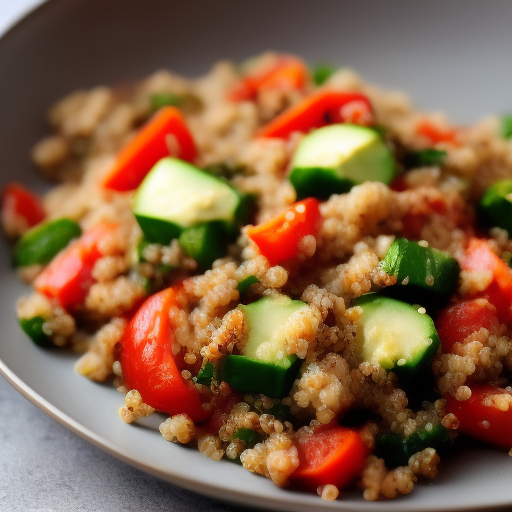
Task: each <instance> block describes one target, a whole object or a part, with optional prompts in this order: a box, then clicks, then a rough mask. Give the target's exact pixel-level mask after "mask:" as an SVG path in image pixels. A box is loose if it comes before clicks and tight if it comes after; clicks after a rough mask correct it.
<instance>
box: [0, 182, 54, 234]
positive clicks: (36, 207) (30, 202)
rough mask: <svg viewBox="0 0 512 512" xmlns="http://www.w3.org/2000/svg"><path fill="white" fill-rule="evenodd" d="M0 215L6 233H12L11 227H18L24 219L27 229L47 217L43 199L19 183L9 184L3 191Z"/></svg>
mask: <svg viewBox="0 0 512 512" xmlns="http://www.w3.org/2000/svg"><path fill="white" fill-rule="evenodd" d="M0 215H1V220H2V225H3V226H4V228H6V232H9V231H11V230H10V229H9V228H10V225H11V224H13V225H16V224H17V223H18V222H19V219H22V222H23V223H24V226H23V227H24V228H25V229H27V228H31V227H33V226H35V225H36V224H39V223H40V222H41V221H43V220H44V218H45V217H46V213H45V211H44V206H43V202H42V201H41V198H40V197H39V196H38V195H37V194H35V193H34V192H32V191H31V190H28V189H27V188H25V187H24V186H22V185H20V184H19V183H8V184H7V185H6V186H5V187H4V189H3V190H2V205H1V211H0ZM9 234H11V233H9ZM12 234H14V233H12ZM16 234H18V233H16Z"/></svg>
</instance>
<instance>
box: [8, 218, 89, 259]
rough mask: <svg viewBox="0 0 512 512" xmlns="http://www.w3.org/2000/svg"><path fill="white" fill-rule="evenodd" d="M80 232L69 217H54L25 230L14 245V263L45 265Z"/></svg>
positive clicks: (78, 227)
mask: <svg viewBox="0 0 512 512" xmlns="http://www.w3.org/2000/svg"><path fill="white" fill-rule="evenodd" d="M81 234H82V230H81V229H80V226H79V225H78V224H77V223H76V222H74V221H72V220H70V219H56V220H52V221H49V222H45V223H44V224H41V225H39V226H36V227H34V228H32V229H31V230H30V231H27V233H25V234H24V235H23V236H22V237H21V238H20V239H19V240H18V243H17V244H16V246H15V247H14V256H13V262H14V265H15V266H16V267H26V266H28V265H36V264H39V265H46V263H49V262H50V261H51V260H52V259H53V257H54V256H55V255H56V254H57V253H58V252H59V251H60V250H62V249H64V247H66V245H68V244H69V242H70V241H71V240H73V238H78V237H79V236H80V235H81Z"/></svg>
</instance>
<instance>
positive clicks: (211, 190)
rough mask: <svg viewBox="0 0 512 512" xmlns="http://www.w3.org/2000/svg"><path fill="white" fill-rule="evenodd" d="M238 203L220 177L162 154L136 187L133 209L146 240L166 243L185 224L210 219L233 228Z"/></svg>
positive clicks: (181, 229)
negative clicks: (160, 158) (161, 157)
mask: <svg viewBox="0 0 512 512" xmlns="http://www.w3.org/2000/svg"><path fill="white" fill-rule="evenodd" d="M241 203H242V198H241V196H240V194H239V193H238V192H237V191H236V190H235V189H234V188H232V187H231V186H230V185H228V184H227V183H225V182H224V181H222V180H220V179H217V178H215V177H213V176H211V175H209V174H208V173H206V172H204V171H202V170H201V169H198V168H197V167H194V166H193V165H191V164H189V163H187V162H184V161H182V160H179V159H177V158H163V159H162V160H160V161H159V162H158V163H157V164H156V165H155V166H154V167H153V169H151V172H150V173H149V174H148V175H147V176H146V178H145V179H144V181H143V182H142V184H141V185H140V187H139V188H138V190H137V193H136V194H135V198H134V201H133V213H134V214H135V217H136V218H137V221H138V223H139V224H140V227H141V229H142V231H143V232H144V236H145V238H146V239H147V240H148V241H150V242H155V243H161V244H164V245H166V244H168V243H169V242H170V241H171V240H172V239H173V238H177V237H179V236H180V234H181V233H182V231H184V230H185V229H186V228H191V227H194V226H196V225H198V224H204V223H208V222H212V221H220V222H223V223H224V224H225V226H226V231H227V232H229V231H231V232H234V230H235V225H236V224H237V221H238V214H239V208H240V206H241Z"/></svg>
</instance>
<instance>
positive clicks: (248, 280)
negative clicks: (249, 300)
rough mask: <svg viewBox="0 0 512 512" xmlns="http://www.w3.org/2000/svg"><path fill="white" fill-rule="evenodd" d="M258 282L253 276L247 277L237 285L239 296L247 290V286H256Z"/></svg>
mask: <svg viewBox="0 0 512 512" xmlns="http://www.w3.org/2000/svg"><path fill="white" fill-rule="evenodd" d="M258 281H259V279H258V278H257V277H256V276H255V275H250V276H247V277H246V278H245V279H242V280H241V281H240V282H239V283H238V284H237V286H236V289H237V290H238V291H239V292H240V295H241V294H242V293H245V292H246V291H247V290H248V289H249V286H251V285H253V284H256V283H257V282H258Z"/></svg>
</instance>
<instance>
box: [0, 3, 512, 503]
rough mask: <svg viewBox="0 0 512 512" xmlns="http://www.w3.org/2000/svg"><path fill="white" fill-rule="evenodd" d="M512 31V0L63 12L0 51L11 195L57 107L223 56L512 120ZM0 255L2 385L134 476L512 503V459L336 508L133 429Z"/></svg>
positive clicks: (257, 496)
mask: <svg viewBox="0 0 512 512" xmlns="http://www.w3.org/2000/svg"><path fill="white" fill-rule="evenodd" d="M26 3H27V5H29V4H37V3H40V2H38V0H32V1H30V0H28V1H26ZM510 19H512V3H509V2H505V1H501V2H500V1H495V2H492V3H487V4H486V3H484V2H478V1H468V0H459V1H451V2H449V3H448V2H443V1H438V0H436V1H432V0H430V1H429V2H422V3H421V4H419V3H413V2H410V1H408V0H404V1H391V2H390V1H388V2H372V1H368V0H365V1H361V0H360V1H359V2H357V4H356V3H355V2H342V1H337V2H334V1H324V0H316V1H315V2H311V3H310V2H302V1H291V0H281V1H279V2H276V1H272V0H259V1H258V2H252V3H249V2H240V1H237V0H230V1H224V0H222V1H219V0H217V1H216V2H206V1H205V2H199V1H192V0H189V1H188V2H179V3H178V2H169V1H166V0H147V1H146V2H144V3H143V2H140V1H138V0H108V1H107V0H74V1H73V2H69V1H67V2H66V1H64V0H53V1H50V2H49V3H46V4H45V5H43V6H42V7H40V8H39V9H37V10H36V11H34V12H32V13H31V14H30V15H28V17H26V18H25V19H24V20H23V21H22V22H21V23H19V24H18V25H17V26H16V27H14V28H13V29H12V30H11V31H10V32H8V33H7V34H6V35H5V36H4V37H3V38H2V39H1V40H0V111H1V113H2V114H1V116H0V155H1V159H2V161H1V170H0V173H1V174H0V186H1V185H2V184H3V183H5V182H6V181H8V180H10V179H16V180H21V181H23V182H25V183H26V184H27V185H29V186H31V187H34V188H36V189H39V190H44V189H45V187H46V185H45V184H43V183H42V182H40V181H39V180H38V178H37V177H36V175H35V174H34V171H33V169H32V168H31V167H30V164H29V163H28V158H27V155H28V152H29V150H30V147H31V146H32V145H33V143H34V142H35V141H36V140H37V138H38V137H39V136H41V135H42V134H43V133H44V130H45V124H44V112H45V109H46V108H47V106H48V105H50V104H51V103H52V102H53V101H54V100H55V99H57V98H59V97H60V96H62V95H63V94H65V93H67V92H69V91H70V90H72V89H74V88H77V87H87V86H93V85H97V84H101V83H106V84H112V83H119V82H123V81H126V80H132V79H136V78H139V77H142V76H144V75H145V74H147V73H150V72H151V71H153V70H155V69H157V68H159V67H169V68H171V69H175V70H177V71H179V72H183V73H187V74H197V73H201V72H204V71H205V70H207V68H208V66H209V65H210V64H211V63H212V62H214V61H215V60H218V59H220V58H225V57H227V58H231V59H237V60H241V59H243V58H245V57H247V56H249V55H252V54H256V53H258V52H260V51H262V50H265V49H269V48H272V49H278V50H282V51H288V52H295V53H298V54H301V55H303V56H304V57H305V58H306V59H307V60H308V61H309V62H312V63H314V62H318V61H328V62H333V63H335V64H340V65H341V64H348V65H351V66H353V67H354V68H356V69H357V70H359V71H360V72H361V73H362V74H363V75H364V76H365V77H366V78H368V79H370V80H372V81H375V82H378V83H381V84H383V85H385V86H388V87H394V88H402V89H405V90H407V91H409V92H410V94H411V95H412V97H413V98H414V100H415V101H416V103H417V104H419V105H420V106H421V107H423V108H425V109H439V110H444V111H446V112H448V114H449V115H450V116H451V117H452V119H454V120H455V121H456V122H470V121H471V120H474V119H477V118H478V117H481V116H483V115H485V114H487V113H490V112H505V111H507V110H511V111H512V96H511V95H510V83H511V81H512V80H511V79H512V71H511V68H510V66H509V62H510V59H509V49H510V48H511V47H512V32H511V31H510V28H509V20H510ZM0 244H1V247H0V279H1V288H0V289H1V292H2V293H1V294H0V325H1V331H0V337H1V343H0V359H1V360H0V371H1V372H2V373H3V374H4V376H5V377H6V378H7V379H8V380H9V381H10V382H11V384H13V385H14V386H15V387H16V388H18V389H19V390H20V391H21V392H22V393H23V394H24V395H25V396H27V397H28V398H29V399H30V400H32V401H33V402H35V403H36V404H37V405H39V406H40V407H41V408H42V409H43V410H45V411H46V412H47V413H49V414H50V415H51V416H53V417H54V418H55V419H57V420H58V421H59V422H61V423H63V424H64V425H66V426H67V427H69V428H70V429H71V430H73V431H74V432H76V433H77V434H79V435H80V436H82V437H84V438H85V439H87V440H88V441H90V442H92V443H93V444H95V445H97V446H99V447H100V448H102V449H104V450H106V451H107V452H109V453H111V454H113V455H114V456H116V457H119V458H120V459H122V460H124V461H126V462H128V463H129V464H132V465H134V466H136V467H139V468H141V469H143V470H146V471H148V472H150V473H152V474H154V475H157V476H159V477H161V478H163V479H166V480H169V481H171V482H173V483H175V484H178V485H181V486H183V487H186V488H189V489H192V490H195V491H197V492H200V493H204V494H208V495H210V496H214V497H218V498H221V499H225V500H232V501H237V502H241V503H247V504H252V505H255V504H259V505H260V506H262V507H268V508H273V509H280V510H281V509H282V510H296V511H302V510H304V511H306V510H307V511H310V510H313V509H315V510H345V511H348V510H350V511H356V510H365V511H370V510H375V511H384V510H387V511H412V510H414V511H422V510H430V511H433V510H470V509H475V508H483V507H486V508H487V507H492V506H504V505H511V504H512V486H511V485H510V482H511V480H512V459H511V458H510V457H509V456H508V455H507V454H506V453H502V452H498V451H494V450H490V449H489V450H488V449H483V448H474V449H472V450H470V451H468V452H466V453H463V454H459V455H457V456H456V457H455V458H453V459H451V460H450V461H448V462H446V463H444V464H442V466H441V471H440V475H439V476H438V477H437V478H436V479H435V481H434V482H433V483H432V484H430V485H429V484H422V485H418V486H417V487H416V488H415V490H414V492H413V493H412V494H411V495H409V496H407V497H405V498H402V499H400V500H396V501H392V502H380V503H368V502H364V501H363V500H362V498H361V496H360V493H357V492H353V493H350V494H347V495H346V496H344V497H343V499H342V500H338V501H336V502H325V501H321V500H320V499H318V498H317V497H315V496H310V495H304V494H299V493H295V492H290V491H286V490H281V489H278V488H276V487H274V486H273V485H272V484H271V483H270V482H269V481H268V480H266V479H264V478H260V477H257V476H255V475H252V474H250V473H248V472H247V471H244V470H242V469H241V468H240V467H238V466H237V465H235V464H231V463H228V462H218V463H217V462H212V461H210V460H207V459H205V458H204V457H203V456H201V455H200V454H199V453H197V452H194V451H191V450H188V449H185V448H182V447H179V446H174V445H172V444H170V443H166V442H165V441H163V440H162V439H161V437H160V435H159V434H158V432H157V431H156V429H155V425H154V424H152V423H151V422H150V423H148V424H146V425H145V426H127V425H125V424H124V423H122V422H121V421H120V420H119V418H118V415H117V409H118V408H119V406H120V405H121V401H122V397H121V396H120V395H119V394H118V393H116V392H115V391H114V390H113V389H112V388H111V387H109V386H101V385H97V384H93V383H91V382H89V381H87V380H86V379H83V378H81V377H79V376H78V375H76V374H75V373H74V372H73V363H74V357H73V356H71V355H69V354H65V353H62V352H53V351H42V350H39V349H38V348H36V347H35V346H34V345H32V344H31V343H30V342H29V341H28V340H27V339H25V337H24V336H23V335H22V334H21V333H20V331H19V329H18V327H17V324H16V320H15V317H14V307H13V304H14V302H15V300H16V298H17V297H19V296H20V295H21V294H22V293H23V292H24V288H23V286H22V285H20V283H19V282H18V281H17V280H16V278H15V276H14V274H13V272H12V271H11V269H10V266H9V251H8V248H7V246H6V244H5V243H4V242H0Z"/></svg>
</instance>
